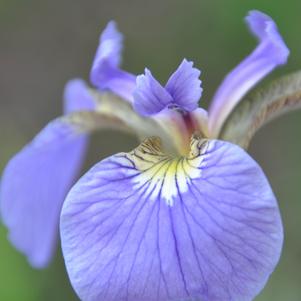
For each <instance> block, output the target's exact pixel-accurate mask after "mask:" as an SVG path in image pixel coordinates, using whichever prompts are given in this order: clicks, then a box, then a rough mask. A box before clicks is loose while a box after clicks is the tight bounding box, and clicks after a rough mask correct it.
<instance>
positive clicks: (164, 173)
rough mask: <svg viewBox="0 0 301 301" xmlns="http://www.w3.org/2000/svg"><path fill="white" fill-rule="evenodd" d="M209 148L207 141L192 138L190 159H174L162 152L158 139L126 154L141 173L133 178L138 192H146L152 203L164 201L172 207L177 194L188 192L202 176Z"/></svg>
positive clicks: (187, 157) (151, 139) (148, 140)
mask: <svg viewBox="0 0 301 301" xmlns="http://www.w3.org/2000/svg"><path fill="white" fill-rule="evenodd" d="M208 147H209V142H208V141H207V140H204V139H199V138H196V137H193V138H192V139H191V145H190V148H191V150H190V153H189V154H188V156H186V157H172V156H168V155H166V154H165V153H164V152H163V151H162V147H161V142H160V139H159V138H150V139H147V140H146V141H144V142H143V143H142V144H141V145H140V146H139V147H137V148H136V149H135V150H133V151H132V152H131V153H130V154H128V155H127V158H128V160H130V162H132V163H133V166H135V168H136V169H137V170H139V174H138V175H137V176H135V177H133V181H134V183H135V186H134V187H135V189H137V190H139V189H143V190H145V192H144V193H145V195H146V196H148V198H149V199H151V200H153V201H155V200H157V199H164V201H165V202H166V204H167V205H169V206H172V205H173V202H174V198H175V197H176V196H177V195H178V193H179V192H181V193H184V192H186V191H187V190H188V187H189V184H190V182H191V180H192V179H195V178H200V177H201V174H202V167H203V166H204V162H203V161H204V158H205V156H204V154H205V153H206V151H207V149H208Z"/></svg>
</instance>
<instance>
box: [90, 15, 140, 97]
mask: <svg viewBox="0 0 301 301" xmlns="http://www.w3.org/2000/svg"><path fill="white" fill-rule="evenodd" d="M122 48H123V36H122V34H121V33H120V32H119V31H118V29H117V26H116V23H115V22H114V21H111V22H109V23H108V25H107V27H106V28H105V30H104V31H103V33H102V34H101V36H100V41H99V46H98V49H97V51H96V55H95V58H94V61H93V65H92V69H91V74H90V78H91V82H92V83H93V84H94V85H95V86H96V87H98V88H99V89H100V90H110V91H112V92H114V93H116V94H117V95H119V96H120V97H122V98H124V99H125V100H128V101H130V102H131V101H132V98H133V96H132V93H133V90H134V88H135V82H136V76H134V75H133V74H130V73H128V72H125V71H123V70H121V69H119V65H120V62H121V52H122Z"/></svg>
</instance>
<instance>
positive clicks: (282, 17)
mask: <svg viewBox="0 0 301 301" xmlns="http://www.w3.org/2000/svg"><path fill="white" fill-rule="evenodd" d="M254 8H256V9H260V10H263V11H264V12H266V13H268V14H270V15H271V16H272V17H273V18H274V19H275V20H276V21H277V24H278V26H279V28H280V31H281V33H282V35H283V36H284V38H285V40H286V42H287V44H288V45H289V47H290V49H291V57H290V60H289V63H288V64H287V66H285V67H284V68H281V69H279V70H277V71H276V72H274V73H273V75H271V76H269V78H268V80H270V79H271V78H275V77H277V76H279V75H281V74H284V73H287V72H290V71H295V70H297V69H300V68H301V40H300V28H301V19H300V11H301V2H300V1H297V0H296V1H295V0H286V1H263V0H262V1H260V0H252V1H251V0H244V1H241V0H211V1H209V0H208V1H204V0H153V1H143V0H110V1H105V0H89V1H83V0H44V1H39V0H27V1H21V0H0V37H1V40H0V41H1V43H0V66H1V67H0V68H1V69H0V76H1V80H0V141H1V142H0V171H1V170H2V169H3V168H4V166H5V163H6V162H7V160H8V159H9V158H10V157H11V155H12V154H14V153H15V152H17V151H18V150H19V149H20V148H21V147H22V146H23V145H24V144H25V143H26V142H27V141H29V140H30V139H31V138H32V137H33V136H34V135H35V133H37V132H38V131H39V130H40V128H41V127H42V126H43V125H44V124H46V123H47V122H48V121H49V120H51V119H52V118H54V117H55V116H58V115H60V114H61V106H62V91H63V86H64V84H65V82H66V81H67V80H68V79H70V78H73V77H78V76H80V77H83V78H84V79H86V80H88V74H89V69H90V65H91V62H92V59H93V56H94V52H95V49H96V46H97V43H98V35H99V33H100V31H101V30H102V29H103V27H104V26H105V24H106V23H107V21H109V20H110V19H115V20H116V21H117V22H118V23H119V27H120V29H121V30H122V32H124V33H125V35H126V50H125V56H124V67H125V68H126V69H127V70H129V71H131V72H133V73H142V72H143V69H144V67H146V66H147V67H149V68H151V70H152V71H153V73H154V74H155V75H156V76H157V77H158V78H159V79H160V80H162V81H165V80H166V78H167V76H168V75H169V74H170V73H171V72H172V71H173V70H174V69H175V68H176V67H177V66H178V64H179V62H180V61H181V60H182V58H183V57H186V58H188V59H191V60H193V61H194V62H195V64H196V66H198V67H199V68H201V69H202V71H203V73H202V80H203V87H204V96H203V103H204V105H205V106H206V105H207V104H208V101H209V100H210V98H211V97H212V95H213V93H214V90H215V89H216V88H217V86H218V84H219V83H220V82H221V80H222V78H223V77H224V76H225V74H226V73H227V72H228V71H230V70H231V68H233V67H234V66H235V65H236V64H237V63H238V62H239V61H240V60H241V59H242V58H243V57H244V56H246V55H247V54H248V53H249V52H250V51H251V50H252V49H253V48H254V46H255V41H254V39H253V38H252V37H251V36H250V34H249V33H248V31H247V29H246V26H245V25H244V23H243V17H244V16H245V15H246V14H247V11H248V10H250V9H254ZM300 131H301V112H295V113H290V114H289V115H287V116H284V117H282V118H280V119H278V120H276V121H274V122H272V123H271V124H270V125H268V126H266V127H265V128H264V129H263V130H261V131H260V132H259V133H258V134H257V136H256V137H255V139H254V140H253V143H252V146H251V149H250V152H251V154H252V155H253V156H254V158H255V159H256V160H257V161H258V162H259V163H260V164H261V165H262V167H263V169H264V170H265V172H266V174H267V175H268V177H269V179H270V182H271V185H272V187H273V189H274V191H275V193H276V195H277V197H278V200H279V206H280V208H281V212H282V216H283V222H284V227H285V235H286V239H285V245H284V251H283V256H282V258H281V261H280V264H279V266H278V267H277V269H276V271H275V273H274V274H273V275H272V277H271V279H270V281H269V283H268V285H267V287H266V288H265V290H264V291H263V292H262V294H261V295H260V296H258V298H257V299H256V300H257V301H270V300H273V301H283V300H288V301H299V300H301V231H300V227H301V220H300V212H301V200H300V198H301V191H300V179H301V162H300V153H301V140H300ZM93 138H94V139H93V141H92V146H91V150H90V153H89V156H88V159H87V162H86V164H85V169H87V168H89V167H90V166H91V165H93V164H94V163H96V162H97V161H99V160H100V159H102V158H104V157H106V156H108V155H110V154H113V153H116V152H118V151H126V150H129V149H131V148H133V147H134V146H135V145H136V142H135V141H134V140H133V139H132V138H131V137H127V136H124V135H120V134H117V133H114V135H112V133H111V132H105V133H100V134H97V135H95V136H94V137H93ZM103 141H105V142H103ZM0 300H5V301H6V300H7V301H40V300H43V301H48V300H49V301H50V300H51V301H56V300H64V301H68V300H70V301H72V300H77V297H76V295H75V294H74V293H73V290H72V288H71V286H70V284H69V282H68V278H67V276H66V273H65V270H64V264H63V260H62V257H61V252H60V248H59V247H58V250H57V252H56V257H55V260H54V262H53V263H52V264H51V265H50V266H49V268H47V269H46V270H43V271H36V270H33V269H31V268H30V267H29V265H28V264H27V262H26V260H25V259H24V258H23V256H22V255H20V254H19V253H18V252H17V251H15V250H14V249H13V248H12V247H11V246H10V244H9V243H8V241H7V239H6V230H5V229H4V228H3V227H2V228H1V227H0Z"/></svg>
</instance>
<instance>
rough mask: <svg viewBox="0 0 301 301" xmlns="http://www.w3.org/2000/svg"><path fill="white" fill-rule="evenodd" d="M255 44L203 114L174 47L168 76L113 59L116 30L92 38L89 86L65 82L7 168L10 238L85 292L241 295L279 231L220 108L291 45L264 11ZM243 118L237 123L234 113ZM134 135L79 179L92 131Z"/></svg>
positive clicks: (188, 70)
mask: <svg viewBox="0 0 301 301" xmlns="http://www.w3.org/2000/svg"><path fill="white" fill-rule="evenodd" d="M246 22H247V24H248V26H249V28H250V30H251V32H252V33H253V34H254V35H255V36H256V37H257V39H258V41H259V42H258V46H257V47H256V48H255V50H254V51H253V52H252V53H251V54H250V55H249V56H247V57H246V58H245V59H244V60H243V61H242V62H241V63H240V64H239V65H238V66H237V67H235V68H234V69H233V70H232V71H231V72H230V73H229V74H228V75H227V76H226V78H225V79H224V81H223V82H222V83H221V85H220V87H219V88H218V90H217V92H216V94H215V96H214V98H213V100H212V102H211V105H210V107H209V110H208V112H207V111H206V110H204V109H202V108H199V106H198V103H199V99H200V98H201V94H202V88H201V81H200V80H199V76H200V73H201V72H200V71H199V70H198V69H197V68H196V67H194V66H193V63H192V62H190V61H188V60H186V59H184V60H183V61H182V62H181V63H180V65H179V67H178V68H177V69H176V70H175V71H174V73H172V74H171V76H170V77H169V79H168V80H167V82H166V84H165V85H163V84H161V83H159V82H158V81H157V80H156V79H155V77H154V76H153V75H152V73H151V71H150V70H148V69H145V72H144V73H143V74H141V75H138V76H136V75H133V74H130V73H128V72H126V71H124V70H122V69H121V68H120V62H121V51H122V47H123V36H122V35H121V33H120V32H119V31H118V30H117V27H116V24H115V23H114V22H110V23H109V24H108V25H107V27H106V28H105V30H104V31H103V33H102V34H101V37H100V44H99V47H98V50H97V53H96V56H95V59H94V62H93V66H92V70H91V82H92V84H93V85H94V86H95V87H96V89H91V88H89V87H88V86H87V85H86V84H85V82H84V81H82V80H80V79H75V80H72V81H70V82H69V83H68V84H67V86H66V89H65V95H64V99H65V114H64V116H63V117H59V118H57V119H55V120H54V121H52V122H50V123H49V124H48V125H47V126H46V127H45V128H44V129H43V130H42V131H41V132H40V133H39V134H38V135H37V136H36V137H35V138H34V140H33V141H32V142H31V143H29V144H28V145H27V146H25V148H24V149H22V150H21V151H20V152H19V153H18V154H17V155H15V156H14V157H13V158H12V159H11V160H10V162H9V163H8V165H7V167H6V168H5V170H4V173H3V177H2V183H1V215H2V220H3V222H4V224H5V225H6V227H7V228H8V233H9V239H10V241H11V242H12V244H13V245H14V246H15V247H16V248H17V249H18V250H19V251H21V252H22V253H23V254H25V255H26V257H27V258H28V261H29V262H30V264H31V265H32V266H33V267H36V268H43V267H45V266H46V265H47V264H48V263H49V261H50V260H51V258H52V254H53V250H54V249H55V246H56V242H57V240H58V234H59V228H60V236H61V243H62V250H63V255H64V259H65V263H66V267H67V271H68V275H69V277H70V281H71V283H72V286H73V287H74V289H75V291H76V293H77V294H78V296H79V298H80V299H81V300H84V301H100V300H106V301H113V300H116V301H117V300H129V301H155V300H160V301H165V300H202V301H215V300H216V301H223V300H225V301H226V300H229V301H230V300H236V301H242V300H252V299H253V298H254V297H255V296H256V295H257V294H258V293H259V292H260V291H261V290H262V289H263V287H264V286H265V284H266V282H267V280H268V278H269V276H270V275H271V273H272V272H273V270H274V268H275V266H276V265H277V263H278V260H279V257H280V254H281V249H282V243H283V229H282V222H281V217H280V213H279V209H278V205H277V201H276V198H275V196H274V193H273V191H272V189H271V187H270V184H269V182H268V180H267V178H266V176H265V174H264V172H263V171H262V169H261V168H260V166H259V165H258V164H257V163H256V162H255V161H254V159H252V158H251V157H250V155H249V154H248V153H247V152H246V151H245V150H244V149H243V148H242V147H240V146H239V145H236V144H234V143H232V142H231V141H230V139H229V141H226V139H222V137H223V136H222V132H223V129H224V126H225V124H226V120H227V118H228V117H229V116H230V115H231V112H233V110H234V109H235V108H236V107H237V106H238V103H239V102H240V100H241V99H242V98H243V97H244V96H245V95H246V93H247V92H248V91H249V90H250V89H251V88H252V87H253V86H254V85H255V84H256V83H257V82H258V81H260V80H261V79H262V78H263V77H265V76H266V75H267V74H269V73H270V72H271V71H272V70H273V69H274V68H275V67H277V66H279V65H282V64H284V63H286V61H287V57H288V55H289V50H288V48H287V47H286V45H285V43H284V42H283V40H282V38H281V36H280V34H279V33H278V30H277V27H276V25H275V23H274V21H273V20H272V19H271V18H270V17H269V16H267V15H265V14H264V13H261V12H259V11H251V12H250V13H249V15H248V16H247V17H246ZM236 127H237V128H240V127H241V125H240V124H236ZM101 128H113V129H117V130H121V131H124V132H128V133H133V134H134V135H136V136H137V137H138V139H139V140H140V142H141V144H140V145H139V146H138V147H137V148H135V149H134V150H133V151H131V152H124V153H119V154H115V155H112V156H110V157H108V158H106V159H104V160H102V161H100V162H99V163H97V164H96V165H95V166H94V167H92V168H91V169H90V170H89V171H88V172H87V173H86V174H85V175H84V176H82V177H81V178H80V179H79V180H78V181H77V182H76V179H77V176H78V173H79V171H80V168H81V164H82V161H83V158H84V155H85V152H86V149H87V145H88V142H89V134H90V133H91V131H94V130H98V129H101Z"/></svg>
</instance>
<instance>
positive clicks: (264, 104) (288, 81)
mask: <svg viewBox="0 0 301 301" xmlns="http://www.w3.org/2000/svg"><path fill="white" fill-rule="evenodd" d="M300 108H301V71H298V72H295V73H293V74H290V75H286V76H283V77H281V78H280V79H278V80H275V81H273V82H272V83H270V84H269V85H268V86H266V87H265V88H263V89H259V90H256V91H254V92H253V93H251V94H250V95H249V96H246V97H245V98H244V99H243V100H242V101H241V102H240V103H239V104H238V105H237V107H236V108H235V109H234V110H233V112H232V113H231V114H230V115H229V117H228V118H227V120H226V122H225V124H224V126H223V128H222V130H221V133H220V135H219V139H222V140H227V141H230V142H233V143H235V144H238V145H240V146H241V147H243V148H245V149H247V148H248V146H249V144H250V142H251V139H252V137H253V136H254V135H255V133H256V132H257V131H258V130H259V129H260V128H261V127H262V126H263V125H265V124H266V123H267V122H269V121H271V120H272V119H274V118H276V117H278V116H280V115H282V114H284V113H287V112H289V111H292V110H297V109H300Z"/></svg>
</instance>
